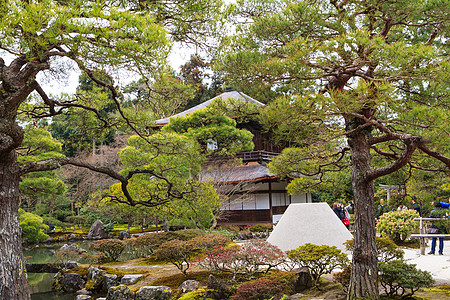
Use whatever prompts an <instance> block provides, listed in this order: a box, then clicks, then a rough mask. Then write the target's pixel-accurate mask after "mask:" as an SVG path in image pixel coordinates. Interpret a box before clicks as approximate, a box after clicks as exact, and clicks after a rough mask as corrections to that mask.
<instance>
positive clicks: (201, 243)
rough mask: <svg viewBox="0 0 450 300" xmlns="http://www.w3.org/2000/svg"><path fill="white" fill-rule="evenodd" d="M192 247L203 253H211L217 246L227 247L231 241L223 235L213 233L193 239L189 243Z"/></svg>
mask: <svg viewBox="0 0 450 300" xmlns="http://www.w3.org/2000/svg"><path fill="white" fill-rule="evenodd" d="M189 242H190V243H191V244H192V246H193V247H194V248H196V249H199V250H202V251H211V250H212V249H214V248H215V247H217V246H226V245H227V244H228V243H230V242H231V239H230V238H229V237H227V236H225V235H223V234H219V233H211V234H207V235H202V236H198V237H195V238H193V239H192V240H190V241H189Z"/></svg>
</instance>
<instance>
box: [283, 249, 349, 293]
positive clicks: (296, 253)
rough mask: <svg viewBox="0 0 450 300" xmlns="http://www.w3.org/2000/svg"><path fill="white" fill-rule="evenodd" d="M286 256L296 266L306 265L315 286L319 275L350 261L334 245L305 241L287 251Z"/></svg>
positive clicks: (343, 265) (341, 266)
mask: <svg viewBox="0 0 450 300" xmlns="http://www.w3.org/2000/svg"><path fill="white" fill-rule="evenodd" d="M288 258H289V259H290V260H291V261H292V262H293V263H295V264H296V266H298V267H307V268H308V269H309V271H310V272H311V276H312V278H313V280H314V284H315V285H316V286H317V284H318V283H319V279H320V276H322V275H323V274H327V273H331V271H333V270H334V269H335V268H337V267H340V268H344V267H345V266H346V265H348V264H349V263H350V261H349V259H348V257H347V255H346V254H345V253H343V252H342V251H341V250H339V249H338V248H336V246H327V245H321V246H318V245H314V244H310V243H307V244H305V245H302V246H300V247H298V248H296V249H292V250H290V251H289V253H288Z"/></svg>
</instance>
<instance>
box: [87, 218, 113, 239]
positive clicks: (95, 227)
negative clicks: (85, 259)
mask: <svg viewBox="0 0 450 300" xmlns="http://www.w3.org/2000/svg"><path fill="white" fill-rule="evenodd" d="M107 237H108V234H107V233H106V232H105V230H104V229H103V222H102V221H100V220H97V221H95V222H94V224H92V226H91V229H89V233H88V238H89V239H91V240H95V239H105V238H107Z"/></svg>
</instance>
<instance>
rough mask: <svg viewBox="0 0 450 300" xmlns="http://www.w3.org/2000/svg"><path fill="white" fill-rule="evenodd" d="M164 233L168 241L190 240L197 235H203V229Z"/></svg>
mask: <svg viewBox="0 0 450 300" xmlns="http://www.w3.org/2000/svg"><path fill="white" fill-rule="evenodd" d="M164 234H165V235H164V236H165V238H166V239H167V240H168V241H172V240H180V241H188V240H191V239H193V238H195V237H198V236H201V235H202V231H201V230H200V229H184V230H178V231H169V232H164Z"/></svg>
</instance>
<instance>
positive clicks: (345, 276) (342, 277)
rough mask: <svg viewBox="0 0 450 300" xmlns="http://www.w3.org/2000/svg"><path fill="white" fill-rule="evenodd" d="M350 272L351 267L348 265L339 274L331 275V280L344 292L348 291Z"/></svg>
mask: <svg viewBox="0 0 450 300" xmlns="http://www.w3.org/2000/svg"><path fill="white" fill-rule="evenodd" d="M351 272H352V267H351V266H350V265H348V266H345V267H344V269H343V270H342V271H341V272H336V273H334V274H333V279H334V280H335V281H337V282H338V283H340V284H341V285H342V287H343V288H344V291H345V292H347V291H348V287H349V285H350V275H351Z"/></svg>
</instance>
